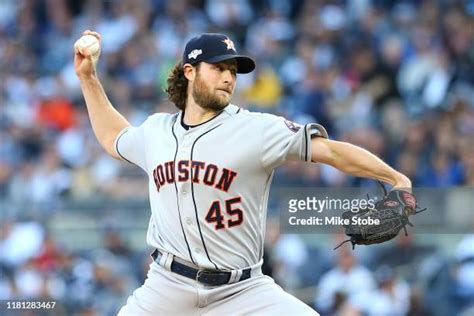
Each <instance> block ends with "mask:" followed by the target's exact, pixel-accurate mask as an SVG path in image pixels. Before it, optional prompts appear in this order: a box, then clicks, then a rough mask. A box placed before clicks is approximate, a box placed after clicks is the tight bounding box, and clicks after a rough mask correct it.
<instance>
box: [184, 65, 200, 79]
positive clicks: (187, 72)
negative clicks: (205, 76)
mask: <svg viewBox="0 0 474 316" xmlns="http://www.w3.org/2000/svg"><path fill="white" fill-rule="evenodd" d="M183 72H184V76H185V77H186V79H188V80H189V81H194V78H196V72H197V68H196V67H194V66H193V65H191V64H184V65H183Z"/></svg>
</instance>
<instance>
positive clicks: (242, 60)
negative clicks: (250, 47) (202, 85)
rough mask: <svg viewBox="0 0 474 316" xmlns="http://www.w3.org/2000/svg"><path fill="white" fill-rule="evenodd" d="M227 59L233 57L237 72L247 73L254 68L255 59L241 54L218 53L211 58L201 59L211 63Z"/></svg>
mask: <svg viewBox="0 0 474 316" xmlns="http://www.w3.org/2000/svg"><path fill="white" fill-rule="evenodd" d="M229 59H235V60H236V61H237V73H239V74H248V73H249V72H252V71H253V70H254V69H255V61H254V60H253V59H252V58H250V57H248V56H243V55H233V54H226V55H219V56H215V57H211V58H206V59H205V60H203V61H205V62H208V63H211V64H212V63H218V62H221V61H224V60H229Z"/></svg>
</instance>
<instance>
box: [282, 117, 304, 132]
mask: <svg viewBox="0 0 474 316" xmlns="http://www.w3.org/2000/svg"><path fill="white" fill-rule="evenodd" d="M285 125H286V127H288V129H289V130H290V131H292V132H293V133H296V132H298V131H299V130H300V129H301V127H302V126H301V125H299V124H297V123H295V122H292V121H289V120H285Z"/></svg>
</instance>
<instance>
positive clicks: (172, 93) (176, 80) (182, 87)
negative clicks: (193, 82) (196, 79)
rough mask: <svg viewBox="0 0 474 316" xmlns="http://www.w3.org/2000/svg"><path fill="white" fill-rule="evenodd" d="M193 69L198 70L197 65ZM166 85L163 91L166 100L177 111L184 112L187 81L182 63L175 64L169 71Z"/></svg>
mask: <svg viewBox="0 0 474 316" xmlns="http://www.w3.org/2000/svg"><path fill="white" fill-rule="evenodd" d="M195 67H196V68H197V69H199V64H197V65H196V66H195ZM167 83H168V87H167V88H166V90H165V91H166V93H167V94H168V98H169V99H170V101H171V102H173V103H174V104H175V105H176V107H177V108H178V109H180V110H183V111H184V108H185V107H186V99H187V97H188V94H187V89H188V79H186V77H185V76H184V69H183V63H182V62H179V63H177V64H176V65H175V66H174V68H173V69H172V70H171V72H170V75H169V76H168V79H167Z"/></svg>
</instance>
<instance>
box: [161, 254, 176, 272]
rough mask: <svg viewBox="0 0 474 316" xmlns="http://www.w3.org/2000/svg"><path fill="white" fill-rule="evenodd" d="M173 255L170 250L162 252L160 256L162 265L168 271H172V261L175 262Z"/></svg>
mask: <svg viewBox="0 0 474 316" xmlns="http://www.w3.org/2000/svg"><path fill="white" fill-rule="evenodd" d="M173 257H174V256H173V255H172V254H171V253H169V252H165V253H162V255H161V258H160V266H162V267H163V268H165V269H166V270H168V271H171V263H172V262H173Z"/></svg>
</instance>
